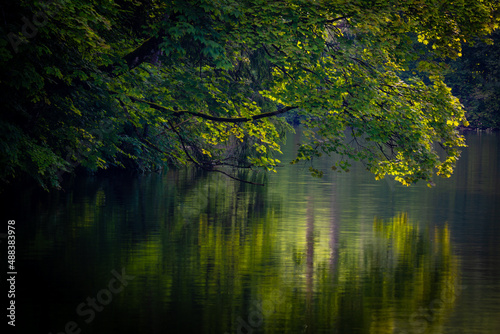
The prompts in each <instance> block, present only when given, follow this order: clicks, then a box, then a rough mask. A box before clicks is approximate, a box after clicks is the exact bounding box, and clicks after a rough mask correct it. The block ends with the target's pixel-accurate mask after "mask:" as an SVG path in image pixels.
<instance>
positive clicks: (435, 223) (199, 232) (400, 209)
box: [1, 133, 500, 334]
mask: <svg viewBox="0 0 500 334" xmlns="http://www.w3.org/2000/svg"><path fill="white" fill-rule="evenodd" d="M296 141H297V138H296V137H294V136H291V137H290V138H289V143H288V145H287V147H286V149H285V155H290V154H291V153H292V151H293V149H294V143H295V142H296ZM467 142H468V145H469V148H467V149H466V150H465V151H464V152H463V155H462V158H461V160H460V162H459V165H458V166H457V168H456V172H455V174H454V176H453V177H452V178H450V179H440V180H437V182H436V183H437V186H436V187H435V188H432V189H429V188H427V187H426V186H425V184H421V185H417V186H413V187H410V188H407V187H404V186H400V185H398V184H396V183H395V182H393V181H391V180H390V179H388V180H382V181H375V180H374V178H373V175H371V174H369V173H368V172H366V171H365V170H364V169H363V166H362V165H355V166H353V167H352V168H351V172H350V173H347V174H338V173H335V172H332V171H330V173H328V174H327V175H326V176H325V177H323V178H322V179H316V178H312V177H311V176H310V175H309V173H308V166H289V165H287V166H283V167H281V168H279V170H278V173H277V174H274V173H272V174H255V173H254V174H252V173H243V174H239V176H240V177H242V178H246V179H249V180H252V181H254V182H264V183H266V186H265V187H260V186H255V185H249V184H243V183H239V182H235V181H233V180H231V179H228V178H226V177H225V176H223V175H220V174H216V173H205V172H199V171H198V172H197V171H195V170H182V171H178V172H168V173H165V174H164V175H157V174H153V175H146V176H133V177H132V176H124V175H121V176H111V177H106V178H104V177H102V178H97V177H86V178H84V177H82V178H78V179H76V180H75V181H74V182H73V184H72V185H71V186H70V187H68V188H67V189H66V190H65V191H64V192H59V193H53V194H47V193H44V192H43V191H36V190H33V189H17V191H16V192H13V191H11V192H10V193H8V194H3V199H2V203H3V204H2V206H3V209H2V218H4V219H3V221H4V222H6V221H7V220H8V219H15V220H16V246H17V247H16V270H17V272H18V274H17V278H16V279H17V280H16V327H18V331H19V332H22V333H28V332H29V333H54V334H55V333H61V332H62V333H221V334H224V333H341V334H343V333H500V320H499V319H500V317H499V316H500V303H499V302H500V243H499V242H498V241H499V240H500V209H499V206H500V155H499V143H500V137H499V136H498V135H495V134H480V135H478V134H475V133H471V134H467ZM282 160H283V161H285V160H286V159H282ZM331 163H332V162H331V161H327V160H322V161H318V163H317V166H320V167H322V168H324V169H328V167H329V166H330V165H331ZM5 229H6V228H5ZM3 240H5V239H2V244H1V245H2V247H6V243H5V242H4V241H3ZM2 249H6V248H2ZM3 261H4V262H3V263H6V261H5V260H3ZM2 272H6V271H5V270H3V271H2ZM3 281H5V280H3Z"/></svg>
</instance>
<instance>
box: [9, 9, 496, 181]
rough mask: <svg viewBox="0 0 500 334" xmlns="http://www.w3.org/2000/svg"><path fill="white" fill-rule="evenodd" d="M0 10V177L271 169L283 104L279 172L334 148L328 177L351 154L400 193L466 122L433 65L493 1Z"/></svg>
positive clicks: (488, 20)
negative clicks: (394, 182) (298, 128)
mask: <svg viewBox="0 0 500 334" xmlns="http://www.w3.org/2000/svg"><path fill="white" fill-rule="evenodd" d="M0 10H1V12H2V14H3V15H2V17H3V20H2V25H1V27H0V33H1V35H2V36H4V37H5V38H3V39H0V59H1V62H0V72H1V89H0V95H1V101H2V107H3V108H2V116H1V119H0V142H1V146H0V152H1V153H0V160H1V165H2V170H1V173H0V177H1V179H2V180H3V181H9V180H12V179H13V178H15V177H20V176H22V175H29V176H31V177H33V178H35V179H36V180H37V181H38V182H39V183H40V184H41V185H42V186H44V187H52V186H56V187H57V186H59V183H60V180H61V175H62V174H63V173H65V172H71V171H73V170H74V169H75V168H84V169H86V170H90V171H97V170H99V169H106V168H112V167H127V168H134V169H138V170H141V171H152V170H158V169H163V168H166V167H168V166H172V165H182V164H187V163H194V164H196V165H198V166H200V167H202V168H204V169H207V170H220V169H219V168H220V167H221V166H225V165H230V166H236V167H239V168H251V167H260V168H265V169H267V170H274V167H275V166H276V164H278V163H279V160H277V159H276V153H279V152H280V145H279V143H280V140H281V139H282V138H283V136H284V133H285V131H286V129H287V124H286V122H284V119H283V118H281V117H277V116H278V115H280V114H285V113H287V112H289V111H292V110H295V111H296V112H297V114H299V115H300V116H301V119H302V122H303V127H302V129H303V130H304V134H305V138H306V139H305V142H304V143H303V144H302V145H301V147H300V149H299V153H298V156H297V158H296V159H295V160H294V161H293V162H299V161H301V160H306V161H311V160H312V159H313V158H314V157H317V156H320V155H322V154H325V153H326V154H333V153H337V154H339V155H340V156H342V157H343V158H342V159H340V160H339V159H337V160H336V162H335V163H333V162H332V164H333V166H332V169H337V168H340V169H344V170H348V167H349V162H348V161H349V159H354V160H362V161H364V162H365V163H366V166H367V168H368V169H369V170H370V171H372V172H373V173H374V174H375V175H376V177H377V178H381V177H384V175H386V174H392V175H395V176H396V178H397V179H398V180H399V181H401V182H402V183H404V184H411V183H413V182H416V181H417V180H419V179H423V180H427V181H431V178H432V176H433V175H434V174H435V173H437V174H440V175H442V176H449V175H450V173H451V172H452V168H453V165H454V163H455V161H456V159H457V158H458V155H459V151H458V150H457V148H458V147H460V146H463V145H464V140H463V138H462V137H461V136H460V135H459V134H458V132H457V131H456V128H457V127H458V126H459V125H460V124H466V120H465V118H464V110H463V109H462V106H461V104H460V103H459V101H458V99H457V98H455V97H454V96H452V94H451V92H450V88H448V87H447V86H446V84H445V83H444V81H443V70H442V66H441V65H440V62H441V61H442V60H444V59H445V58H448V57H451V58H456V57H457V56H460V52H461V44H462V43H463V42H464V41H466V40H470V39H472V38H476V37H479V38H481V36H486V35H487V34H490V33H491V32H492V31H493V30H494V29H495V28H497V26H498V4H497V2H494V1H467V0H461V1H460V0H459V1H453V2H450V1H440V2H438V3H437V4H436V2H435V1H430V0H414V1H404V2H400V1H396V0H386V1H374V0H358V1H352V0H350V1H349V0H321V1H309V0H284V1H263V0H201V1H196V2H195V1H184V0H182V1H181V0H170V1H159V0H146V1H142V2H139V1H136V0H121V1H118V0H117V1H103V0H92V1H66V0H47V1H13V0H8V1H4V2H2V4H1V5H0ZM422 49H424V50H425V52H424V53H422V52H421V51H422ZM409 64H416V65H417V66H416V67H410V66H409ZM435 143H439V144H440V146H441V147H442V149H443V152H442V153H443V154H438V153H439V152H437V150H436V145H435ZM311 172H312V174H313V175H321V174H322V173H323V171H320V170H317V169H315V168H314V166H313V165H311Z"/></svg>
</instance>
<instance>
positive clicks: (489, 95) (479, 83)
mask: <svg viewBox="0 0 500 334" xmlns="http://www.w3.org/2000/svg"><path fill="white" fill-rule="evenodd" d="M498 45H500V33H499V31H498V30H497V31H495V32H494V33H493V34H491V35H490V36H489V39H488V40H486V41H476V42H475V43H473V44H468V45H466V46H464V48H463V56H462V57H460V58H457V59H456V60H455V61H454V62H451V64H450V65H451V70H452V72H451V73H450V74H448V75H447V77H446V78H447V80H446V81H447V83H448V84H449V85H450V87H452V89H453V90H452V92H453V94H454V95H455V96H457V97H458V98H459V99H460V102H461V103H462V104H463V105H464V108H465V110H466V116H467V120H468V121H469V123H470V125H471V127H473V128H478V129H491V128H493V129H500V62H499V61H498V60H499V59H500V49H499V48H498Z"/></svg>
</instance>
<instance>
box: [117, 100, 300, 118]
mask: <svg viewBox="0 0 500 334" xmlns="http://www.w3.org/2000/svg"><path fill="white" fill-rule="evenodd" d="M127 97H128V98H130V99H131V100H132V101H135V102H140V103H146V104H147V105H149V106H150V107H151V108H153V109H156V110H159V111H162V112H168V113H170V114H172V115H174V116H180V115H184V114H189V115H192V116H196V117H200V118H204V119H208V120H210V121H214V122H224V123H244V122H251V121H256V120H258V119H261V118H267V117H272V116H276V115H279V114H283V113H286V112H288V111H290V110H293V109H297V108H298V107H297V106H290V107H284V108H281V109H278V110H276V111H271V112H266V113H262V114H258V115H253V116H250V117H217V116H212V115H208V114H204V113H200V112H196V111H189V110H172V109H169V108H167V107H164V106H161V105H159V104H156V103H154V102H149V101H145V100H143V99H139V98H136V97H133V96H127Z"/></svg>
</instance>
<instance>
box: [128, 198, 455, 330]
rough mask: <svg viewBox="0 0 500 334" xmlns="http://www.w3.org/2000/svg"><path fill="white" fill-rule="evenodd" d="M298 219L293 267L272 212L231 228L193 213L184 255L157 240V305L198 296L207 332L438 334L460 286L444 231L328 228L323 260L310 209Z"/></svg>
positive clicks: (393, 224)
mask: <svg viewBox="0 0 500 334" xmlns="http://www.w3.org/2000/svg"><path fill="white" fill-rule="evenodd" d="M271 211H272V210H271ZM332 219H333V218H332ZM304 220H305V226H304V227H305V229H303V230H302V240H303V241H304V242H303V244H302V245H303V246H302V247H303V256H302V260H297V258H294V256H293V255H292V254H290V251H289V248H287V247H286V246H284V245H288V244H290V243H288V242H287V240H285V239H286V237H287V235H286V233H285V234H284V232H283V231H281V230H279V229H278V226H279V224H278V222H277V219H276V218H275V217H274V216H273V215H272V214H271V212H270V211H267V214H266V216H264V217H261V218H260V219H258V220H256V221H253V222H252V223H251V224H250V223H249V222H248V221H246V222H242V221H238V220H234V221H233V225H232V226H230V227H229V226H228V225H224V224H221V223H217V222H210V221H209V220H208V219H207V216H206V215H200V217H199V221H198V222H197V226H196V228H198V234H197V239H196V240H192V242H193V243H195V244H186V245H184V246H183V249H182V250H181V249H179V248H178V247H173V246H172V245H170V246H167V244H168V243H169V241H168V240H172V238H175V236H173V235H164V236H163V237H164V239H163V240H158V242H159V243H161V245H159V247H160V248H163V252H162V253H163V254H162V255H161V256H160V258H157V259H156V261H160V262H163V263H165V262H167V263H169V265H168V268H167V269H166V271H165V272H164V273H163V275H164V276H163V278H162V282H168V288H167V286H164V288H165V289H164V291H165V293H166V294H165V295H164V297H166V296H167V295H168V296H169V298H168V299H169V300H170V301H172V297H173V295H172V293H174V291H177V292H176V296H175V297H174V298H175V299H183V298H186V299H190V300H191V299H192V298H195V303H196V305H198V307H201V308H202V309H203V312H204V314H205V317H204V320H203V321H205V323H204V324H203V329H204V330H208V331H210V330H220V328H221V327H220V326H223V328H225V330H227V331H233V332H234V330H235V326H236V327H237V326H243V327H244V326H247V327H248V326H250V327H248V328H251V327H252V324H253V325H255V326H257V327H258V328H257V327H253V329H255V330H257V329H259V330H263V331H264V332H283V331H285V332H321V331H324V330H338V332H339V333H368V332H370V333H394V332H398V330H400V331H408V333H413V332H415V333H417V332H419V333H420V332H423V331H424V330H426V329H427V328H428V327H431V328H433V330H438V332H439V328H440V327H441V326H442V325H443V322H444V320H445V317H446V315H447V313H448V312H449V311H450V310H451V309H452V306H453V302H454V300H455V297H456V296H457V292H456V291H455V287H456V286H457V284H458V283H457V279H458V268H457V259H456V258H455V257H454V255H453V254H452V251H451V244H450V238H449V230H448V228H447V227H444V228H435V229H434V230H433V231H427V230H422V229H420V228H419V227H418V226H416V225H415V224H413V223H411V222H410V221H409V219H408V217H407V215H404V214H402V215H398V216H396V217H394V218H393V219H391V220H388V221H382V220H379V219H375V221H374V224H373V230H372V231H371V235H366V236H363V237H361V239H360V238H354V237H353V238H351V236H350V235H342V233H341V232H342V231H341V229H340V228H339V226H338V225H337V224H336V223H335V222H334V221H330V226H329V229H328V232H329V233H328V238H329V239H330V240H329V242H328V245H329V247H331V249H330V251H326V252H324V251H323V250H321V249H319V248H318V249H316V248H317V247H319V246H318V244H319V243H318V242H317V238H315V236H317V233H318V232H317V229H318V226H315V225H316V224H317V219H315V217H314V209H313V205H312V204H311V203H309V204H308V205H307V208H306V217H304ZM175 233H177V232H175ZM179 233H180V232H179ZM297 233H300V231H299V232H297ZM288 237H289V238H294V237H295V236H294V235H288ZM356 245H357V246H356ZM149 247H151V246H149ZM149 249H151V248H149ZM166 249H168V250H166ZM142 265H145V263H142ZM142 268H143V269H142V270H147V269H146V267H142ZM137 269H138V268H137ZM181 277H183V278H182V279H181ZM186 278H189V279H186ZM161 284H163V283H161ZM167 291H170V292H168V293H167ZM179 291H180V293H179ZM193 296H194V297H193ZM176 303H179V301H176ZM183 303H184V302H180V304H183ZM189 303H190V302H188V304H186V305H185V307H186V308H189V305H191V304H189ZM259 305H260V306H259ZM256 314H257V315H256ZM259 315H260V316H261V317H262V319H260V318H259V317H258V316H259ZM248 317H250V318H248ZM236 319H239V320H236ZM200 320H201V319H200ZM261 320H262V321H261ZM241 321H245V325H242V322H241Z"/></svg>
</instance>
